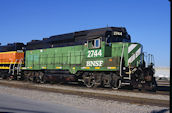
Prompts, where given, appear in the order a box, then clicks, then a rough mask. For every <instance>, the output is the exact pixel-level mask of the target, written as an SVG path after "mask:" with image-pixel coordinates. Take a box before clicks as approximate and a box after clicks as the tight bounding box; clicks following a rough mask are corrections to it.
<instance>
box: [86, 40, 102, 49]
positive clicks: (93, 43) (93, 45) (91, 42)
mask: <svg viewBox="0 0 172 113" xmlns="http://www.w3.org/2000/svg"><path fill="white" fill-rule="evenodd" d="M100 47H101V40H100V38H98V39H93V40H89V41H88V48H89V49H94V48H100Z"/></svg>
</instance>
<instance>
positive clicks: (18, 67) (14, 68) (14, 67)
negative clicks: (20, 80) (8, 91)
mask: <svg viewBox="0 0 172 113" xmlns="http://www.w3.org/2000/svg"><path fill="white" fill-rule="evenodd" d="M17 62H19V63H18V64H17ZM22 62H23V59H16V60H15V62H14V64H13V62H10V65H9V71H8V73H9V74H12V75H14V74H15V70H16V71H17V75H19V74H20V72H21V66H22ZM12 64H13V65H12ZM16 65H17V67H16Z"/></svg>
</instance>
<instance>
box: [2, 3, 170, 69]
mask: <svg viewBox="0 0 172 113" xmlns="http://www.w3.org/2000/svg"><path fill="white" fill-rule="evenodd" d="M107 26H114V27H125V28H126V29H127V32H128V33H129V34H130V36H131V41H132V42H138V43H141V44H142V45H143V51H144V52H147V53H151V54H153V55H154V59H155V66H156V67H169V66H170V2H169V0H0V43H1V44H2V45H5V44H7V43H14V42H23V43H25V44H26V43H27V42H29V41H31V40H41V39H42V38H48V37H50V36H52V35H58V34H64V33H70V32H75V31H80V30H87V29H94V28H102V27H107Z"/></svg>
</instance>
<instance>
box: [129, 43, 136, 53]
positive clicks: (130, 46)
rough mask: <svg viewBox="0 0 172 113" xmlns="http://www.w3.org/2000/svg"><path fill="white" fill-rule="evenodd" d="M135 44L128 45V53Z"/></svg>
mask: <svg viewBox="0 0 172 113" xmlns="http://www.w3.org/2000/svg"><path fill="white" fill-rule="evenodd" d="M136 46H137V44H131V45H130V46H129V47H128V53H130V52H131V51H132V50H133V49H134V48H135V47H136Z"/></svg>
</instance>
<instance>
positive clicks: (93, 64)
mask: <svg viewBox="0 0 172 113" xmlns="http://www.w3.org/2000/svg"><path fill="white" fill-rule="evenodd" d="M102 64H103V61H87V62H86V66H88V67H92V66H102Z"/></svg>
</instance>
